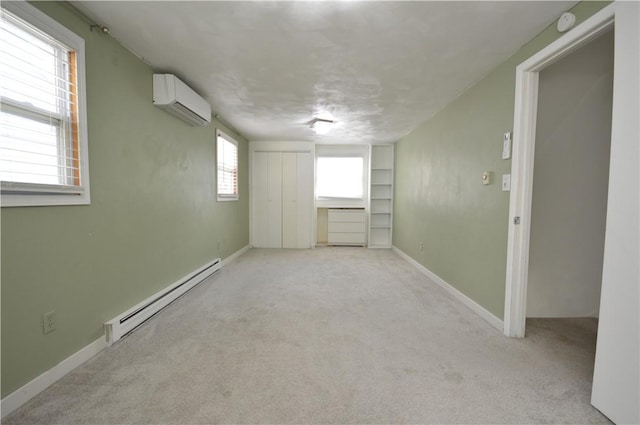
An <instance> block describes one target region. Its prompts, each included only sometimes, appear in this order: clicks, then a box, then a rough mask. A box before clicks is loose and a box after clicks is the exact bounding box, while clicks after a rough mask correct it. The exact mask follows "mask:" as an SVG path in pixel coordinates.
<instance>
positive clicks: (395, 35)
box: [72, 1, 576, 143]
mask: <svg viewBox="0 0 640 425" xmlns="http://www.w3.org/2000/svg"><path fill="white" fill-rule="evenodd" d="M575 3H576V2H563V1H553V2H541V1H534V2H523V1H517V2H505V1H498V2H366V1H361V2H358V1H341V2H321V1H318V2H308V1H303V2H288V1H287V2H217V1H216V2H201V1H200V2H186V1H182V2H166V1H155V2H149V1H143V2H137V1H126V2H125V1H117V2H113V1H105V2H102V1H82V2H72V4H73V5H74V6H75V7H77V8H78V9H79V10H81V11H82V12H84V13H85V14H86V15H88V16H89V17H91V18H92V19H93V20H95V21H96V22H97V23H99V24H102V25H106V26H108V27H109V28H110V29H111V35H112V36H113V37H115V38H116V39H117V40H119V41H120V42H121V43H122V44H124V45H125V46H127V47H128V48H129V49H130V50H131V51H133V52H134V53H135V54H137V55H138V56H140V57H142V58H143V59H144V60H145V61H146V62H148V63H149V64H150V65H151V66H152V67H153V68H154V70H155V71H157V72H169V73H175V74H176V75H178V76H179V77H180V78H181V79H182V80H184V81H185V82H187V83H188V84H189V85H191V86H192V87H193V88H194V89H195V90H196V91H198V92H199V93H200V94H201V95H202V96H204V97H205V98H206V99H207V100H208V101H209V103H211V106H212V108H213V110H214V113H216V114H219V115H220V116H221V117H222V119H223V120H224V121H227V122H228V123H230V124H231V125H232V126H233V127H235V128H236V129H237V130H238V131H240V133H242V134H243V135H244V136H246V137H247V138H248V139H250V140H314V141H319V142H330V143H358V142H367V143H377V142H395V141H397V140H398V139H400V138H401V137H402V136H404V135H406V134H407V133H409V132H410V131H411V130H413V129H414V128H416V127H417V126H418V125H419V124H420V123H421V122H422V121H424V120H425V119H427V118H429V117H430V116H432V115H433V114H434V113H436V112H437V111H438V110H440V109H442V108H443V107H444V106H445V105H446V104H448V103H449V102H451V101H452V100H453V99H455V98H456V97H457V96H459V95H460V94H461V93H462V92H463V91H464V90H465V89H466V88H468V87H469V86H470V85H472V84H473V83H475V82H477V81H478V80H480V79H481V78H482V77H483V76H484V75H486V74H487V73H488V72H489V71H490V70H491V69H492V68H494V67H495V66H496V65H498V64H499V63H501V62H502V61H504V60H505V59H506V58H508V57H509V56H510V55H511V54H513V53H514V52H515V51H516V50H517V49H518V48H519V47H520V46H522V45H523V44H524V43H526V42H527V41H528V40H530V39H531V38H533V36H535V35H536V34H537V33H539V32H540V31H542V30H543V29H544V28H545V27H547V26H548V25H549V24H551V23H553V22H554V21H555V20H556V19H557V17H558V16H559V15H560V14H561V13H562V12H563V11H565V10H567V9H569V8H570V7H571V6H572V5H574V4H575ZM149 102H151V99H149ZM313 117H320V118H329V119H334V120H336V121H337V125H336V126H335V128H334V129H333V130H332V131H331V132H330V133H328V134H327V135H325V136H317V135H315V134H314V133H313V132H312V131H311V129H310V128H309V125H308V122H309V121H310V120H311V119H312V118H313Z"/></svg>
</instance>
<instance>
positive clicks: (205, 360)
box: [3, 248, 609, 424]
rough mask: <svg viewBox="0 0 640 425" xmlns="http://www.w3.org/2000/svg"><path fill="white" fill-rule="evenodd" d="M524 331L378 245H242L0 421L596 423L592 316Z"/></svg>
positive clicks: (534, 324)
mask: <svg viewBox="0 0 640 425" xmlns="http://www.w3.org/2000/svg"><path fill="white" fill-rule="evenodd" d="M527 332H528V337H527V338H525V339H521V340H518V339H509V338H506V337H504V336H503V335H502V334H501V333H500V332H498V331H497V330H496V329H495V328H493V327H491V326H490V325H489V324H487V323H485V322H484V321H483V320H482V319H480V318H479V317H478V316H477V315H476V314H475V313H473V312H472V311H470V310H469V309H468V308H467V307H465V306H464V305H462V304H461V303H460V302H459V301H457V300H455V299H453V298H451V297H450V296H449V295H448V294H447V293H446V292H445V291H443V290H442V289H441V288H439V287H438V286H437V285H435V284H434V283H432V282H431V281H429V280H428V279H427V278H426V277H425V276H424V275H422V274H421V273H419V272H418V271H417V270H416V269H415V268H414V267H413V266H412V265H410V264H408V263H407V262H406V261H405V260H403V259H401V258H400V257H398V256H397V255H396V254H394V253H393V252H391V251H387V250H368V249H363V248H319V249H315V250H250V251H248V252H247V253H246V254H244V255H243V256H242V257H240V258H239V259H238V260H236V261H235V262H233V263H231V264H229V265H228V266H227V267H225V268H224V269H223V270H222V271H221V272H220V273H219V274H218V275H217V276H215V277H214V278H212V279H209V280H208V281H206V282H204V283H203V284H201V285H200V286H199V287H197V288H195V289H194V290H192V291H191V292H190V293H189V294H187V295H186V296H185V297H183V298H182V299H180V300H179V301H178V302H176V303H174V304H172V305H171V306H169V307H168V308H167V309H166V310H165V311H164V312H162V313H161V314H159V315H158V316H156V317H155V318H153V319H152V320H150V321H149V322H148V323H147V324H145V325H144V326H143V327H141V328H139V329H138V330H137V331H135V332H134V333H133V334H131V335H130V336H128V337H126V338H125V339H123V340H121V341H120V342H119V343H117V344H115V345H114V346H113V347H111V348H109V349H107V350H105V351H103V352H101V353H100V354H99V355H97V356H96V357H94V358H93V359H91V360H90V361H89V362H87V363H85V364H84V365H83V366H81V367H79V368H78V369H76V370H75V371H74V372H72V373H70V374H69V375H67V376H66V377H64V378H63V379H61V380H60V381H58V382H57V383H56V384H54V385H53V386H51V387H50V388H49V389H47V390H46V391H44V392H43V393H41V394H40V395H38V396H37V397H35V398H34V399H33V400H31V401H30V402H29V403H27V404H26V405H24V406H23V407H22V408H20V409H18V410H16V411H15V412H14V413H13V414H11V415H9V416H8V417H6V418H4V420H3V423H6V424H40V423H42V424H54V423H55V424H116V423H117V424H151V423H153V424H178V423H180V424H196V423H197V424H210V423H243V424H244V423H270V424H276V423H277V424H284V423H327V424H329V423H334V424H337V423H340V424H346V423H349V424H356V423H357V424H364V423H367V424H371V423H375V424H381V423H483V424H487V423H510V424H511V423H574V424H586V423H609V422H608V420H607V419H606V418H605V417H604V416H603V415H602V414H600V413H599V412H598V411H597V410H596V409H594V408H593V407H592V406H591V405H590V404H589V397H590V390H591V376H592V369H593V361H594V350H595V334H596V321H595V320H594V319H578V320H576V319H570V320H531V321H529V322H528V324H527Z"/></svg>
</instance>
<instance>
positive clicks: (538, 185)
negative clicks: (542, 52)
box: [526, 30, 614, 336]
mask: <svg viewBox="0 0 640 425" xmlns="http://www.w3.org/2000/svg"><path fill="white" fill-rule="evenodd" d="M613 47H614V37H613V31H612V30H609V31H608V32H606V33H605V34H603V35H601V36H600V37H598V38H597V39H596V40H593V41H591V42H590V43H589V44H587V45H585V46H582V47H581V48H580V49H578V50H576V51H574V52H572V53H571V54H570V55H568V56H566V57H564V58H562V59H561V60H560V61H558V62H556V63H554V64H552V65H550V66H549V67H547V68H545V69H544V70H542V71H541V72H540V75H539V85H538V108H537V119H536V140H535V153H534V170H535V171H534V175H533V193H532V201H531V236H530V242H529V267H528V277H527V282H528V284H527V303H526V317H527V318H591V319H597V317H598V312H599V307H600V289H601V284H602V264H603V254H604V239H605V225H606V211H607V193H608V183H609V153H610V148H611V110H612V100H613ZM593 322H595V320H593ZM592 327H593V328H594V329H595V327H596V326H592ZM594 336H595V335H594Z"/></svg>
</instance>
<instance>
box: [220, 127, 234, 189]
mask: <svg viewBox="0 0 640 425" xmlns="http://www.w3.org/2000/svg"><path fill="white" fill-rule="evenodd" d="M216 138H217V160H218V201H237V200H238V142H236V141H235V140H233V139H232V138H231V137H229V136H227V135H226V134H224V133H223V132H222V131H220V130H217V131H216Z"/></svg>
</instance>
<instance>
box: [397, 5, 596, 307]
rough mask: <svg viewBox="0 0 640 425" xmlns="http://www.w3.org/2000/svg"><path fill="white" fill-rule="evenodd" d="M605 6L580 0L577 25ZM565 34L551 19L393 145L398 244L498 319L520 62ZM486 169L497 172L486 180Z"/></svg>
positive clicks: (503, 282) (503, 272) (504, 257)
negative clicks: (505, 145)
mask: <svg viewBox="0 0 640 425" xmlns="http://www.w3.org/2000/svg"><path fill="white" fill-rule="evenodd" d="M607 4H608V2H583V3H580V4H578V5H577V6H576V7H575V8H574V9H573V10H572V12H573V13H574V14H575V15H576V21H577V22H576V24H579V23H580V22H582V21H584V20H585V19H586V18H588V17H589V16H591V15H593V14H594V13H595V12H597V11H598V10H600V9H601V8H603V7H604V6H606V5H607ZM560 35H561V34H560V33H558V31H557V30H556V28H555V23H554V24H553V25H551V26H550V27H548V28H547V29H546V30H544V31H543V32H542V33H540V34H539V35H538V36H536V37H535V38H534V39H532V40H531V41H530V42H529V43H527V44H526V45H524V46H523V47H522V48H520V50H518V51H517V52H516V53H515V54H514V55H513V56H512V57H511V58H509V59H508V60H507V61H505V62H504V63H502V64H501V65H499V66H498V67H497V68H495V69H494V70H493V71H491V72H490V73H489V75H487V76H486V77H485V78H483V79H482V80H481V81H480V82H478V83H477V84H475V85H474V86H473V87H472V88H470V89H469V90H467V91H466V92H465V93H464V94H462V95H461V96H460V97H459V98H458V99H456V100H455V101H454V102H452V103H451V104H449V105H448V106H447V107H446V108H444V109H443V110H442V111H440V112H439V113H437V114H436V115H434V116H433V117H432V118H430V119H428V120H427V121H425V122H424V123H423V124H422V125H420V126H419V127H418V128H417V129H415V130H414V131H413V132H411V133H410V134H409V135H408V136H406V137H405V138H403V139H402V140H400V141H399V142H398V143H397V145H396V164H395V170H396V176H395V195H394V198H395V201H394V202H395V204H394V221H393V226H394V228H393V244H394V246H396V247H398V248H399V249H401V250H402V251H404V252H405V253H407V254H408V255H410V256H411V257H412V258H414V259H415V260H416V261H418V262H419V263H420V264H422V265H424V266H425V267H426V268H428V269H429V270H431V271H432V272H434V273H435V274H437V275H438V276H440V277H441V278H443V279H444V280H445V281H446V282H448V283H449V284H451V285H452V286H454V287H455V288H456V289H458V290H459V291H461V292H462V293H464V294H465V295H467V296H468V297H470V298H471V299H473V300H474V301H476V302H477V303H478V304H480V305H481V306H483V307H484V308H486V309H487V310H489V311H490V312H491V313H493V314H495V315H496V316H497V317H499V318H502V317H503V315H504V291H505V276H506V274H505V273H506V257H507V230H508V229H507V224H508V223H507V219H508V212H509V193H508V192H502V191H501V185H500V183H501V176H502V174H509V173H510V172H511V161H510V160H503V159H501V158H502V155H501V154H502V136H503V133H505V132H506V131H511V130H512V127H513V105H514V100H515V93H514V88H515V68H516V66H517V65H519V64H520V63H522V62H523V61H524V60H526V59H527V58H529V57H530V56H532V55H533V54H534V53H536V52H538V51H539V50H540V49H542V48H543V47H545V46H547V45H548V44H549V43H550V42H552V41H554V40H555V39H557V38H558V37H559V36H560ZM483 171H491V172H493V181H492V184H491V185H489V186H483V185H482V181H481V177H482V172H483ZM421 243H424V249H423V250H422V251H421V250H420V244H421Z"/></svg>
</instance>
